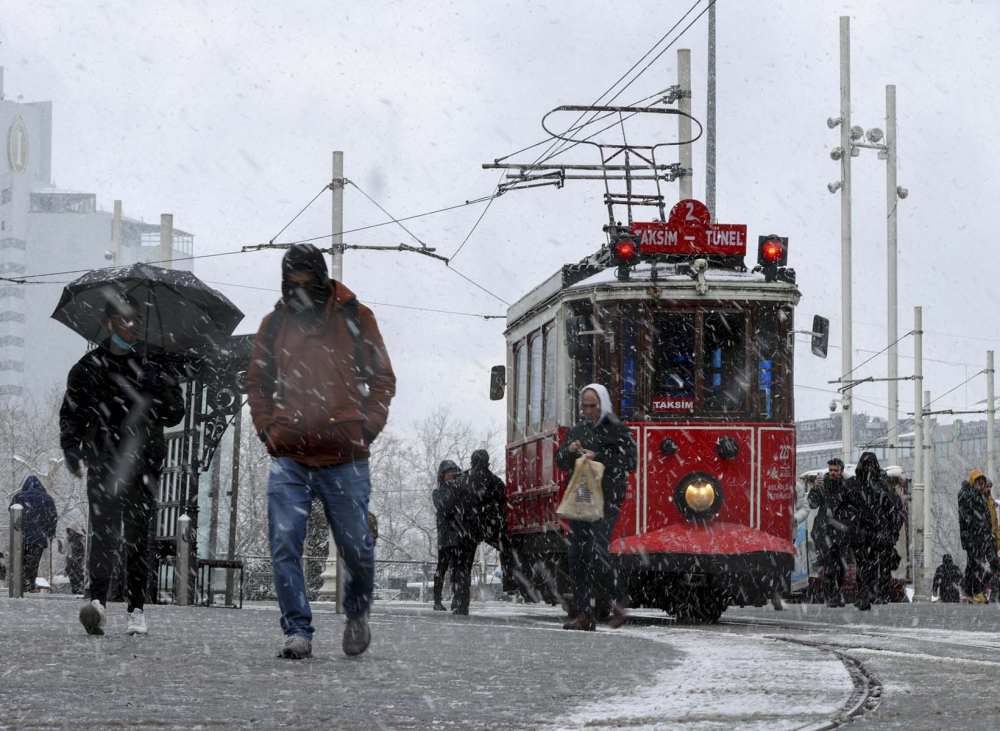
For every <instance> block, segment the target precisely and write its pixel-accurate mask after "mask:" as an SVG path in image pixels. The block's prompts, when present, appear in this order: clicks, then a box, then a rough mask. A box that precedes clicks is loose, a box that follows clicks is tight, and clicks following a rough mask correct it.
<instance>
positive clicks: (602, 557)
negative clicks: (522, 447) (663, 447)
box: [556, 383, 638, 631]
mask: <svg viewBox="0 0 1000 731" xmlns="http://www.w3.org/2000/svg"><path fill="white" fill-rule="evenodd" d="M580 406H581V410H582V411H583V420H582V421H580V422H579V423H577V424H576V425H574V426H573V427H571V428H570V430H569V433H568V434H567V435H566V440H565V441H564V442H563V443H562V445H561V446H560V447H559V449H558V451H557V452H556V464H557V465H558V466H559V469H561V470H565V471H567V472H572V471H573V468H574V466H575V464H576V460H577V459H578V458H579V457H580V456H586V457H588V458H590V459H592V460H594V461H595V462H600V463H601V464H603V465H604V478H603V480H602V482H601V489H602V492H603V493H604V517H603V518H602V519H601V520H598V521H595V522H588V521H582V520H571V521H569V573H570V580H571V582H572V584H573V605H574V606H573V609H572V610H571V612H570V614H571V615H575V617H574V618H573V619H571V620H570V621H568V622H566V624H564V625H563V629H570V630H584V631H593V630H594V629H596V615H597V611H596V604H595V598H594V596H595V585H596V584H600V586H601V587H602V589H603V590H604V597H605V599H606V600H608V601H614V603H615V604H614V609H613V617H612V619H611V626H612V627H620V626H621V625H623V624H624V623H625V607H626V606H627V597H626V596H625V587H624V585H622V584H621V583H620V582H619V581H618V577H617V575H616V572H615V571H614V569H613V567H612V566H611V562H610V557H609V555H608V546H609V545H610V543H611V534H612V533H613V532H614V529H615V524H616V523H617V522H618V514H619V512H620V511H621V505H622V500H624V499H625V493H626V491H627V490H628V476H629V475H630V474H631V473H633V472H635V468H636V464H637V460H638V450H637V449H636V446H635V440H634V439H632V433H631V431H630V430H629V428H628V427H627V426H626V425H625V424H623V423H622V422H621V421H619V419H618V418H617V417H616V416H615V415H614V413H613V412H612V410H611V397H610V395H609V394H608V389H607V388H605V387H604V386H602V385H601V384H599V383H591V384H590V385H588V386H585V387H584V388H583V390H582V391H581V392H580Z"/></svg>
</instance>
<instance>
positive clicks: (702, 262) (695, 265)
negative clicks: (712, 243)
mask: <svg viewBox="0 0 1000 731" xmlns="http://www.w3.org/2000/svg"><path fill="white" fill-rule="evenodd" d="M691 268H692V269H694V270H695V271H696V272H703V271H705V270H706V269H708V260H707V259H695V260H694V261H693V262H691Z"/></svg>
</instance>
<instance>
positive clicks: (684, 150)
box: [677, 48, 694, 201]
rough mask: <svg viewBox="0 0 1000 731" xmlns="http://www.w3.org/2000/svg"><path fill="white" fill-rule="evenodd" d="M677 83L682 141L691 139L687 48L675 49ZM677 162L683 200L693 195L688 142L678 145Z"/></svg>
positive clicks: (689, 60) (680, 140) (678, 131)
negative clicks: (679, 168)
mask: <svg viewBox="0 0 1000 731" xmlns="http://www.w3.org/2000/svg"><path fill="white" fill-rule="evenodd" d="M677 85H678V86H679V87H680V93H681V95H680V98H679V99H678V100H677V111H679V112H682V113H681V114H678V115H677V137H678V142H684V141H686V140H690V139H691V116H690V115H691V51H690V49H687V48H681V49H679V50H678V51H677ZM685 115H687V116H685ZM678 162H680V166H681V177H680V180H679V188H680V200H682V201H684V200H688V199H689V198H691V197H693V196H694V171H693V170H692V163H691V145H690V144H686V145H681V146H680V151H679V160H678Z"/></svg>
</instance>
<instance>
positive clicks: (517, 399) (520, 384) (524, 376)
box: [514, 343, 528, 431]
mask: <svg viewBox="0 0 1000 731" xmlns="http://www.w3.org/2000/svg"><path fill="white" fill-rule="evenodd" d="M514 383H515V384H516V389H517V390H516V391H515V393H514V429H515V431H524V417H525V414H527V411H528V349H527V348H526V347H524V343H518V344H517V346H516V347H515V348H514Z"/></svg>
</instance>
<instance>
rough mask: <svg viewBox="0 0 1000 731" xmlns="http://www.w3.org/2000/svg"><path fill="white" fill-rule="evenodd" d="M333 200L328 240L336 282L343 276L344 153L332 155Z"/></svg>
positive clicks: (332, 275) (331, 184)
mask: <svg viewBox="0 0 1000 731" xmlns="http://www.w3.org/2000/svg"><path fill="white" fill-rule="evenodd" d="M330 189H331V193H332V194H333V195H332V199H333V215H332V219H331V225H332V226H333V230H332V231H331V233H332V234H333V236H332V237H331V238H330V249H331V254H330V276H331V277H332V278H333V279H335V280H337V281H338V282H340V281H343V276H344V248H343V247H344V233H343V231H344V153H343V152H334V153H333V181H332V182H331V183H330Z"/></svg>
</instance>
